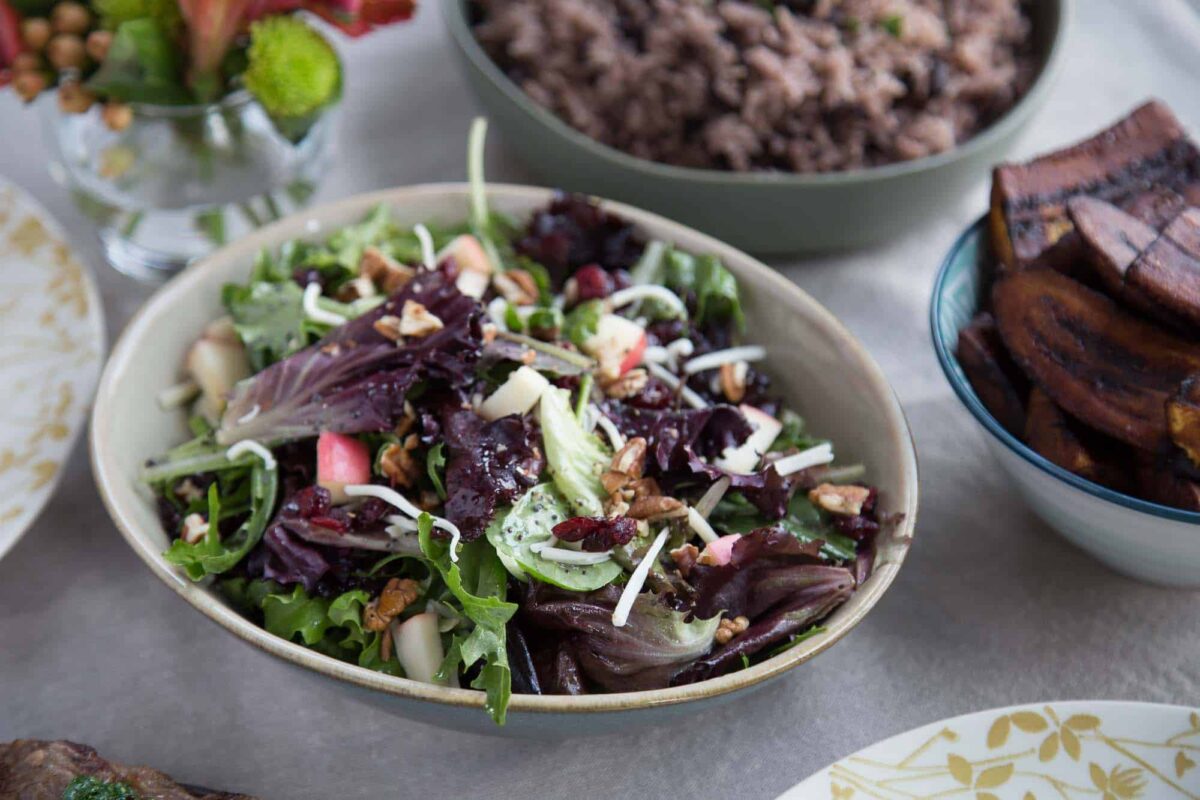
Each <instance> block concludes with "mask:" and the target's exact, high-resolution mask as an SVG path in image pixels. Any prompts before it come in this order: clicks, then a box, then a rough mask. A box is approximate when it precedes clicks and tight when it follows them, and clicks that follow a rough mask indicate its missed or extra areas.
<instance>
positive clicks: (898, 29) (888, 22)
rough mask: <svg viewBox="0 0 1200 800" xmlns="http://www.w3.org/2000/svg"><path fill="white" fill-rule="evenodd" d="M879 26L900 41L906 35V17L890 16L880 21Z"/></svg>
mask: <svg viewBox="0 0 1200 800" xmlns="http://www.w3.org/2000/svg"><path fill="white" fill-rule="evenodd" d="M879 24H880V25H881V26H883V29H884V30H885V31H887V32H888V33H889V34H891V35H892V36H893V37H895V38H897V39H899V38H900V35H901V34H902V33H904V17H903V16H901V15H900V14H889V15H887V16H886V17H884V18H883V19H882V20H880V22H879Z"/></svg>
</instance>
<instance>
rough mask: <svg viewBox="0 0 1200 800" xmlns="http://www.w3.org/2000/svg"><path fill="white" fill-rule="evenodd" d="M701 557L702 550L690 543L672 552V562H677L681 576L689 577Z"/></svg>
mask: <svg viewBox="0 0 1200 800" xmlns="http://www.w3.org/2000/svg"><path fill="white" fill-rule="evenodd" d="M699 557H700V550H699V549H698V548H697V547H696V545H694V544H691V543H688V544H685V545H683V546H681V547H677V548H675V549H674V550H672V551H671V560H672V561H674V562H675V566H676V567H678V568H679V574H680V575H682V576H683V577H685V578H686V577H687V576H688V573H689V572H691V571H692V567H694V566H696V559H698V558H699Z"/></svg>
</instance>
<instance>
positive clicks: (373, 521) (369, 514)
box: [350, 497, 391, 531]
mask: <svg viewBox="0 0 1200 800" xmlns="http://www.w3.org/2000/svg"><path fill="white" fill-rule="evenodd" d="M390 510H391V506H389V505H388V504H387V503H385V502H384V501H382V500H380V499H379V498H378V497H370V498H367V500H366V502H364V503H363V504H362V505H361V506H359V507H358V509H357V510H356V511H355V512H354V515H353V517H352V521H351V523H350V527H352V528H353V529H354V530H356V531H369V530H371V529H373V528H376V527H378V526H379V521H380V520H382V519H383V518H384V517H386V516H387V515H388V512H389V511H390Z"/></svg>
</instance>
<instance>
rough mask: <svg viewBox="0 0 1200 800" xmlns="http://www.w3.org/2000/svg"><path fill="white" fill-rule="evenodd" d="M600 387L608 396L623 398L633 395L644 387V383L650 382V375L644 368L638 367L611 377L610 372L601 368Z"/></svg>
mask: <svg viewBox="0 0 1200 800" xmlns="http://www.w3.org/2000/svg"><path fill="white" fill-rule="evenodd" d="M600 377H601V388H603V389H604V393H605V394H606V395H608V396H609V397H612V398H615V399H617V400H625V399H628V398H630V397H633V396H635V395H636V394H637V393H638V392H640V391H642V389H645V388H646V384H647V383H649V382H650V375H649V373H647V372H646V370H644V369H642V368H641V367H638V368H637V369H631V370H629V372H626V373H625V374H624V375H621V376H620V377H611V373H610V372H606V371H605V370H603V369H601V371H600Z"/></svg>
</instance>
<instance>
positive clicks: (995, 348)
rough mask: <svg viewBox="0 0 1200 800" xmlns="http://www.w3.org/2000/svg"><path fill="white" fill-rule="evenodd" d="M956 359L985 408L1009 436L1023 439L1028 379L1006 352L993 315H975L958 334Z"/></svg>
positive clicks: (984, 313)
mask: <svg viewBox="0 0 1200 800" xmlns="http://www.w3.org/2000/svg"><path fill="white" fill-rule="evenodd" d="M955 355H956V356H957V358H958V363H959V364H960V365H962V368H963V372H965V373H966V375H967V380H969V381H970V382H971V388H973V389H974V390H975V394H977V395H979V400H980V401H981V402H982V403H983V406H984V408H986V409H987V410H988V411H989V412H991V414H992V416H993V417H995V418H996V421H997V422H999V423H1000V424H1001V425H1003V426H1004V428H1005V429H1006V430H1007V431H1008V432H1009V433H1011V434H1013V435H1014V436H1020V435H1021V431H1022V430H1023V429H1024V427H1025V397H1026V396H1027V395H1028V394H1029V379H1028V378H1026V377H1025V374H1024V373H1023V372H1021V369H1020V368H1019V367H1018V366H1017V365H1016V364H1015V363H1014V362H1013V360H1012V358H1011V357H1010V356H1009V355H1008V351H1007V350H1005V349H1004V342H1002V341H1001V340H1000V332H999V331H998V330H997V329H996V320H995V319H993V318H992V315H991V314H989V313H987V312H986V311H985V312H982V313H980V314H978V315H976V316H975V318H974V319H973V320H971V322H970V324H968V325H967V326H966V327H965V328H963V329H962V330H961V331H959V332H958V348H957V350H956V352H955Z"/></svg>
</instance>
